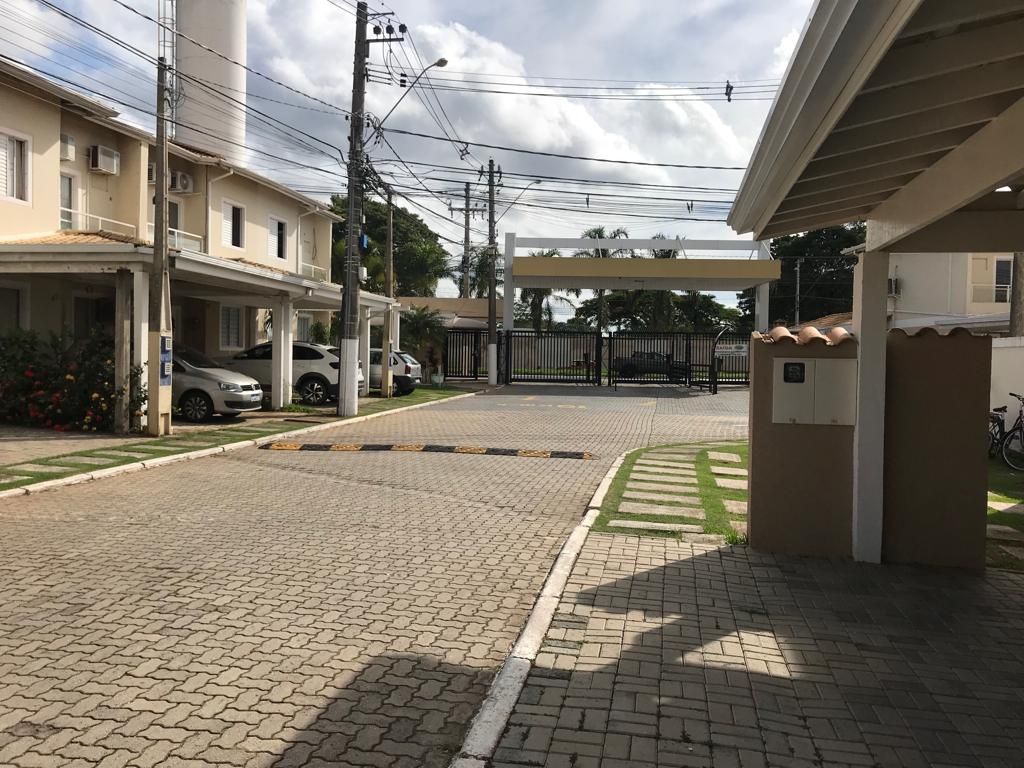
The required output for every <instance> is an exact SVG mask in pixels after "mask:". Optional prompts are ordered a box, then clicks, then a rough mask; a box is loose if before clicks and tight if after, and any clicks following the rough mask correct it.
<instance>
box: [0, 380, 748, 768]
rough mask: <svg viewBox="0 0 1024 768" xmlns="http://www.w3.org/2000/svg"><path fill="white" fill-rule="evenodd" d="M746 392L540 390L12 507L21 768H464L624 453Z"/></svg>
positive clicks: (4, 631) (6, 553)
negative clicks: (548, 585) (556, 454)
mask: <svg viewBox="0 0 1024 768" xmlns="http://www.w3.org/2000/svg"><path fill="white" fill-rule="evenodd" d="M745 431H746V393H745V392H736V393H729V394H722V395H719V396H717V397H711V396H708V395H696V394H695V395H687V394H685V393H680V392H679V391H678V390H676V389H674V388H665V389H658V388H639V387H637V388H629V387H621V388H620V390H619V392H618V393H614V392H609V391H608V390H607V389H604V388H602V389H600V390H598V389H595V388H589V387H587V388H582V387H581V388H579V389H576V388H564V387H560V388H544V387H516V388H506V389H502V390H499V391H498V392H495V393H492V394H481V395H477V396H475V397H473V398H468V399H464V400H459V401H455V402H448V403H441V404H438V405H435V406H432V407H430V408H427V409H422V410H417V411H411V412H408V413H404V414H403V413H397V414H393V415H389V416H386V417H382V418H379V419H376V420H373V421H368V422H364V423H361V424H354V425H348V426H344V425H343V426H339V427H338V428H337V429H331V430H325V431H323V432H320V433H317V435H316V436H315V439H316V441H317V442H332V441H338V442H340V441H343V440H346V441H348V440H351V441H353V442H410V443H411V442H429V443H446V444H447V443H450V444H455V445H490V446H498V447H502V446H504V447H515V448H523V447H528V448H537V449H546V450H588V451H591V452H593V453H594V454H595V455H596V458H595V459H594V460H593V461H570V460H558V459H533V458H516V457H504V456H478V455H455V454H425V453H403V452H374V453H343V452H338V453H313V452H273V451H259V450H256V449H251V450H249V449H247V450H241V451H237V452H234V453H230V454H224V455H221V456H218V457H214V458H206V459H200V460H197V461H194V462H187V463H182V464H177V465H172V466H167V467H163V468H160V469H156V470H153V471H151V472H145V473H136V474H131V475H124V476H120V477H116V478H110V479H106V480H101V481H98V482H93V483H88V484H84V485H77V486H69V487H66V488H61V489H59V490H55V491H50V492H46V493H41V494H38V495H34V496H24V497H19V498H14V499H5V500H3V501H0V765H2V766H19V767H22V768H29V767H30V766H33V767H39V766H60V767H61V768H65V767H69V768H86V767H87V766H103V768H108V767H109V766H125V765H130V766H138V767H139V768H144V767H147V766H156V765H159V766H167V767H168V768H185V767H194V768H199V767H200V766H217V765H239V766H241V765H244V766H251V767H252V768H258V767H260V766H262V767H269V766H275V767H280V768H284V766H300V765H301V766H310V767H311V768H315V767H317V766H320V767H322V768H324V767H326V766H333V767H334V768H345V767H346V766H353V765H357V766H388V767H389V768H422V767H423V766H428V767H432V766H438V767H440V766H444V765H446V764H447V762H448V760H449V758H450V756H451V755H452V753H453V752H454V751H455V750H457V749H458V747H459V745H460V744H461V743H462V738H463V736H464V733H465V730H466V727H467V723H468V722H469V720H470V718H471V717H472V715H473V713H474V712H475V710H476V709H477V707H478V706H479V704H480V702H481V701H482V699H483V697H484V695H485V692H486V690H487V686H488V684H489V682H490V680H491V678H492V677H493V675H494V673H495V672H496V670H497V669H498V667H499V666H500V664H501V662H502V660H503V658H504V656H505V654H506V653H507V651H508V649H509V647H510V645H511V643H512V642H513V640H514V639H515V637H516V635H517V633H518V632H519V630H520V628H521V626H522V623H523V621H524V619H525V617H526V615H527V613H528V612H529V610H530V608H531V606H532V604H533V601H534V599H535V597H536V595H537V593H538V591H539V589H540V587H541V584H542V582H543V579H544V577H545V575H546V574H547V572H548V569H549V568H550V566H551V563H552V561H553V560H554V558H555V556H556V554H557V552H558V551H559V548H560V547H561V546H562V543H563V542H564V541H565V538H566V536H567V534H568V533H569V531H571V530H572V528H573V527H574V526H575V525H576V524H577V522H578V521H579V519H580V518H581V516H582V514H583V510H584V507H585V504H586V502H587V501H588V500H589V498H590V496H591V494H592V493H593V491H594V489H595V488H596V487H597V484H598V483H599V482H600V480H601V477H602V476H603V475H604V473H605V471H606V470H607V468H608V466H609V465H610V464H611V462H612V461H613V460H614V459H615V457H616V456H617V455H618V454H619V453H621V452H622V451H624V450H626V449H628V448H633V447H637V446H643V445H653V444H662V443H666V442H670V441H681V440H687V439H733V438H737V437H741V436H742V435H743V434H745Z"/></svg>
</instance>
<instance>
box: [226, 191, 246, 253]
mask: <svg viewBox="0 0 1024 768" xmlns="http://www.w3.org/2000/svg"><path fill="white" fill-rule="evenodd" d="M220 234H221V242H222V243H224V245H230V246H233V247H235V248H244V247H245V208H243V207H242V206H240V205H235V204H234V203H229V202H227V201H224V202H223V203H221V211H220Z"/></svg>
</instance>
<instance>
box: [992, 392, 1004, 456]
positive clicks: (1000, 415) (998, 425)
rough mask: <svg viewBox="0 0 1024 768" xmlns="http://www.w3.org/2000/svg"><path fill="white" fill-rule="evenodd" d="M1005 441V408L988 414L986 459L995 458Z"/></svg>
mask: <svg viewBox="0 0 1024 768" xmlns="http://www.w3.org/2000/svg"><path fill="white" fill-rule="evenodd" d="M1005 439H1006V406H1005V405H1001V406H999V407H998V408H993V409H992V410H991V411H989V412H988V457H989V458H990V459H992V458H995V456H996V454H998V453H999V451H1000V449H1001V448H1002V447H1003V440H1005Z"/></svg>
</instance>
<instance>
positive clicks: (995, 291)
mask: <svg viewBox="0 0 1024 768" xmlns="http://www.w3.org/2000/svg"><path fill="white" fill-rule="evenodd" d="M971 301H973V302H974V303H975V304H1008V303H1009V302H1010V286H1008V285H991V284H985V283H974V284H973V285H972V286H971Z"/></svg>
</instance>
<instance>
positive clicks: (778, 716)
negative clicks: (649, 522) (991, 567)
mask: <svg viewBox="0 0 1024 768" xmlns="http://www.w3.org/2000/svg"><path fill="white" fill-rule="evenodd" d="M1022 617H1024V574H1016V573H1010V572H1000V571H990V572H989V573H988V574H986V575H985V576H984V577H979V576H976V575H971V574H962V573H959V574H958V573H956V572H952V571H935V570H928V569H923V568H901V567H896V566H886V567H884V568H879V567H876V566H864V565H856V564H852V563H838V562H829V561H825V560H814V559H809V558H785V557H773V556H766V555H759V554H757V553H755V552H753V551H751V550H749V549H747V548H746V547H735V548H732V547H722V548H717V547H712V546H702V545H698V544H688V543H684V542H680V541H674V540H669V539H655V538H639V537H634V536H625V535H613V534H605V533H592V534H591V535H590V536H589V537H588V539H587V541H586V543H585V545H584V549H583V552H582V553H581V555H580V558H579V560H578V561H577V563H576V565H575V567H574V569H573V572H572V574H571V576H570V579H569V583H568V586H567V589H566V592H565V594H564V596H563V598H562V601H561V603H560V605H559V608H558V611H557V613H556V614H555V618H554V621H553V622H552V625H551V626H552V628H551V630H550V631H549V632H548V635H547V637H546V639H545V641H544V644H543V646H542V648H541V653H540V654H539V655H538V657H537V661H536V664H535V665H534V667H533V669H532V671H531V673H530V675H529V677H528V679H527V683H526V686H525V688H524V689H523V691H522V694H521V695H520V698H519V701H518V703H517V705H516V708H515V711H514V712H513V714H512V717H511V720H510V723H509V727H508V729H507V731H506V733H505V735H504V737H503V739H502V741H501V743H500V745H499V749H498V752H497V754H496V755H495V759H494V762H493V768H512V767H513V766H515V767H517V768H519V767H521V766H545V767H546V768H569V767H570V766H571V767H572V768H625V767H626V766H630V767H631V768H661V767H662V766H664V767H665V768H668V767H669V766H673V767H675V766H679V767H682V766H686V767H688V768H701V767H705V768H712V766H713V767H714V768H732V767H742V768H749V767H750V766H758V767H761V768H766V767H771V768H776V767H777V768H783V767H785V768H852V767H853V766H882V767H884V768H900V767H904V766H905V767H906V768H929V767H931V766H946V767H952V766H959V767H961V768H967V767H968V766H969V767H971V768H1011V766H1019V765H1020V764H1021V754H1024V694H1022V691H1024V642H1022V641H1021V637H1022V632H1024V618H1022Z"/></svg>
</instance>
